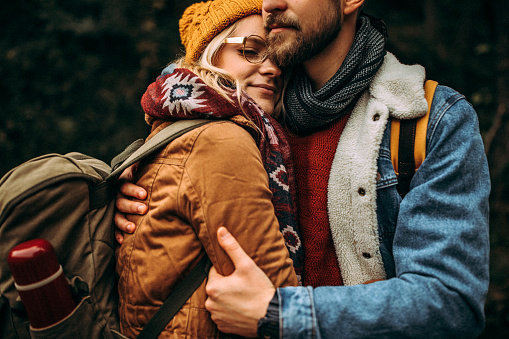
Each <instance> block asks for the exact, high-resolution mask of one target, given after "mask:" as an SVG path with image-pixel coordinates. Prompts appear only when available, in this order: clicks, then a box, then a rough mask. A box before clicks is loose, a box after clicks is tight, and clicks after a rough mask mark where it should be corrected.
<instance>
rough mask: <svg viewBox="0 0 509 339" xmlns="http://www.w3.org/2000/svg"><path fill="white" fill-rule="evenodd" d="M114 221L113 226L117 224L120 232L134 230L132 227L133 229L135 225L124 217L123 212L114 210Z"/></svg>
mask: <svg viewBox="0 0 509 339" xmlns="http://www.w3.org/2000/svg"><path fill="white" fill-rule="evenodd" d="M113 220H114V222H115V226H117V228H118V229H119V231H120V232H125V233H133V232H134V229H135V227H136V226H135V225H134V223H133V222H131V221H129V220H127V218H126V217H125V215H124V214H123V213H120V212H118V211H117V212H115V216H114V218H113Z"/></svg>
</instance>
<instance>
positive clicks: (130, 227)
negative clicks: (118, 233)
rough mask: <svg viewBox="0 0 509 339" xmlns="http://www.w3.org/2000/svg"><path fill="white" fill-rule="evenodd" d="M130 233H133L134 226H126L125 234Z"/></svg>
mask: <svg viewBox="0 0 509 339" xmlns="http://www.w3.org/2000/svg"><path fill="white" fill-rule="evenodd" d="M132 231H134V225H131V224H129V225H127V232H132Z"/></svg>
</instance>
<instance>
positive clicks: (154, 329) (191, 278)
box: [137, 254, 212, 339]
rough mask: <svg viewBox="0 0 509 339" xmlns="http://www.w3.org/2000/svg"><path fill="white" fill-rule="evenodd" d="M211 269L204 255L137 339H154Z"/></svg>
mask: <svg viewBox="0 0 509 339" xmlns="http://www.w3.org/2000/svg"><path fill="white" fill-rule="evenodd" d="M211 267H212V262H211V261H210V259H209V257H208V256H207V254H205V255H204V256H203V257H202V259H201V260H200V261H199V262H198V264H197V265H196V266H195V267H194V268H193V269H192V270H191V272H189V274H188V275H186V276H185V278H184V279H183V280H181V281H180V282H179V283H178V284H177V286H175V288H174V289H173V291H172V292H171V293H170V294H169V295H168V297H167V298H166V300H165V301H164V303H163V305H162V306H161V307H160V308H159V309H158V310H157V312H156V313H155V314H154V315H153V316H152V318H150V320H149V322H148V323H147V325H145V327H144V328H143V330H141V332H140V334H139V335H138V337H137V338H138V339H155V338H157V337H158V336H159V334H160V333H161V332H162V331H163V330H164V328H165V327H166V325H168V323H169V322H170V320H171V319H173V317H174V316H175V314H177V312H178V311H179V310H180V308H181V307H182V306H183V305H184V304H185V303H186V301H187V299H189V298H190V297H191V295H192V294H193V293H194V291H196V289H197V288H198V287H200V285H201V284H202V283H203V281H204V280H205V278H206V277H207V276H208V273H209V270H210V268H211Z"/></svg>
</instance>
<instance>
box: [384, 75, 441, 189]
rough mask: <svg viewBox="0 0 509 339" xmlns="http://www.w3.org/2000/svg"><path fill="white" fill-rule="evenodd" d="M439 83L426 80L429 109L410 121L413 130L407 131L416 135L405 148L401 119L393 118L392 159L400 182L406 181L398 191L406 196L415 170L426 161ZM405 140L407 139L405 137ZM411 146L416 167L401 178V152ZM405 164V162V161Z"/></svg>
mask: <svg viewBox="0 0 509 339" xmlns="http://www.w3.org/2000/svg"><path fill="white" fill-rule="evenodd" d="M437 85H438V82H436V81H433V80H427V81H426V82H425V84H424V96H425V98H426V101H427V102H428V111H427V113H426V115H424V116H422V117H420V118H418V119H414V121H412V122H410V123H409V125H410V126H411V127H407V128H410V129H411V131H410V132H408V131H407V132H406V133H409V135H414V136H415V137H414V140H410V142H408V144H407V143H405V145H403V146H404V147H403V148H400V147H399V143H400V139H401V137H403V135H401V136H400V131H401V128H402V127H401V121H400V120H399V119H392V120H391V160H392V166H393V167H394V171H395V172H396V175H397V176H398V181H399V182H400V184H401V183H402V181H404V182H405V183H404V185H403V186H405V187H398V191H399V192H400V194H401V195H402V196H404V195H405V194H406V192H407V191H408V187H406V186H408V185H409V183H410V180H411V178H412V176H413V174H414V173H415V171H417V169H419V167H420V166H421V164H422V162H423V161H424V158H425V157H426V133H427V130H428V120H429V113H430V109H431V103H432V101H433V96H434V94H435V90H436V88H437ZM407 137H408V136H407ZM403 139H404V138H403ZM403 141H405V139H404V140H403ZM405 142H407V141H405ZM411 148H413V154H414V159H412V160H413V161H412V167H414V169H413V170H410V171H408V169H407V170H404V173H402V174H403V176H404V177H405V178H400V177H401V176H400V173H399V172H400V164H402V160H401V153H405V152H408V150H407V149H409V150H410V151H409V152H411ZM402 151H403V152H402ZM403 164H405V163H403ZM407 165H408V163H407ZM399 186H401V185H399ZM400 188H401V189H400Z"/></svg>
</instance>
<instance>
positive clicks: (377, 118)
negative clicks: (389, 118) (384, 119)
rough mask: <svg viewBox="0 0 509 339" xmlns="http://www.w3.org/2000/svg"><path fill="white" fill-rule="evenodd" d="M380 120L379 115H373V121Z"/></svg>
mask: <svg viewBox="0 0 509 339" xmlns="http://www.w3.org/2000/svg"><path fill="white" fill-rule="evenodd" d="M378 120H380V114H378V113H376V114H375V115H373V121H378Z"/></svg>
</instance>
